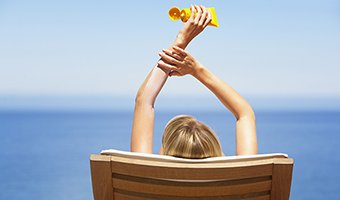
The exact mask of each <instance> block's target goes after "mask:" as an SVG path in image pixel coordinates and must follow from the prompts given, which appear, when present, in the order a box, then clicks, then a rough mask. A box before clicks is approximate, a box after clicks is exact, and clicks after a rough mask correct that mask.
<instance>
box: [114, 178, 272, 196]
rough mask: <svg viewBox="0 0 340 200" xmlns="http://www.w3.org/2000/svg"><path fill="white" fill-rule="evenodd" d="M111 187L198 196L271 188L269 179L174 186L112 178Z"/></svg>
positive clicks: (172, 194) (160, 193) (170, 194)
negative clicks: (253, 181)
mask: <svg viewBox="0 0 340 200" xmlns="http://www.w3.org/2000/svg"><path fill="white" fill-rule="evenodd" d="M113 187H114V188H116V189H121V190H128V191H133V192H139V193H147V194H155V195H166V196H183V197H186V196H190V197H200V196H222V195H241V194H248V193H254V192H263V191H269V190H270V189H271V180H266V181H261V182H255V183H245V184H238V185H220V186H216V185H214V186H176V185H159V184H149V183H142V182H132V181H128V180H122V179H113Z"/></svg>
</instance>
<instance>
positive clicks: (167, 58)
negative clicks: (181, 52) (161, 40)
mask: <svg viewBox="0 0 340 200" xmlns="http://www.w3.org/2000/svg"><path fill="white" fill-rule="evenodd" d="M159 56H160V57H161V58H162V60H163V61H164V62H166V63H168V64H174V65H180V64H181V63H180V61H178V60H176V59H175V58H173V57H171V56H169V55H167V54H165V53H159Z"/></svg>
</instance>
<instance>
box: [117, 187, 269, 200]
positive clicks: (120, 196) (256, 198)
mask: <svg viewBox="0 0 340 200" xmlns="http://www.w3.org/2000/svg"><path fill="white" fill-rule="evenodd" d="M114 196H115V199H116V200H151V199H153V200H156V199H157V200H160V199H161V200H240V199H242V200H270V195H269V194H268V192H259V193H254V194H252V195H248V196H247V195H226V196H204V197H202V196H201V197H184V196H160V195H153V194H145V193H136V192H131V191H125V190H119V189H117V190H116V192H115V194H114Z"/></svg>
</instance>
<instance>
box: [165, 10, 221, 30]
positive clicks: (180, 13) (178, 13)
mask: <svg viewBox="0 0 340 200" xmlns="http://www.w3.org/2000/svg"><path fill="white" fill-rule="evenodd" d="M207 10H208V11H209V12H210V14H211V22H210V24H209V25H210V26H215V27H218V26H219V24H218V21H217V16H216V12H215V8H213V7H212V8H207ZM190 15H191V9H190V8H183V9H182V10H181V9H179V8H178V7H172V8H170V10H169V17H170V19H171V20H173V21H175V20H179V19H181V20H182V22H187V21H188V19H189V18H190ZM195 15H196V14H195Z"/></svg>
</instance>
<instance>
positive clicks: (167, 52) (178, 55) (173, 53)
mask: <svg viewBox="0 0 340 200" xmlns="http://www.w3.org/2000/svg"><path fill="white" fill-rule="evenodd" d="M162 51H163V52H164V53H165V54H167V55H169V56H171V57H173V58H175V59H176V60H178V61H183V60H184V56H181V55H180V54H177V53H176V52H174V51H171V50H169V49H163V50H162Z"/></svg>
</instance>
